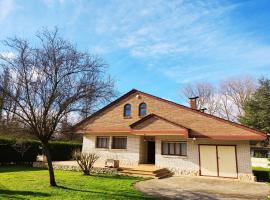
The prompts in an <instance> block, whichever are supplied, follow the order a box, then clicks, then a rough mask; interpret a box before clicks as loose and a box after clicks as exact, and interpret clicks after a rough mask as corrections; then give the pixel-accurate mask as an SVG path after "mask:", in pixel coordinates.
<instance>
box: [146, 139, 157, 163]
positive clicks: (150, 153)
mask: <svg viewBox="0 0 270 200" xmlns="http://www.w3.org/2000/svg"><path fill="white" fill-rule="evenodd" d="M155 146H156V145H155V141H148V142H147V163H149V164H155Z"/></svg>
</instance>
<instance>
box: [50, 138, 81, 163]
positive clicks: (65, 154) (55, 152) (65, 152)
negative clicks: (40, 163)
mask: <svg viewBox="0 0 270 200" xmlns="http://www.w3.org/2000/svg"><path fill="white" fill-rule="evenodd" d="M49 148H50V152H51V156H52V160H55V161H56V160H71V159H72V153H73V151H74V150H76V149H80V150H81V149H82V144H80V143H70V142H59V141H53V142H50V147H49Z"/></svg>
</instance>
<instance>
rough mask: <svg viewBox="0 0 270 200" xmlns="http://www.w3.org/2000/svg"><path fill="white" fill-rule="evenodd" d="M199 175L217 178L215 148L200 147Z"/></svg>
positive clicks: (211, 146) (209, 146)
mask: <svg viewBox="0 0 270 200" xmlns="http://www.w3.org/2000/svg"><path fill="white" fill-rule="evenodd" d="M200 163H201V175H203V176H218V169H217V154H216V146H213V145H200Z"/></svg>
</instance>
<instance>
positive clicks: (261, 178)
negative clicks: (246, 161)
mask: <svg viewBox="0 0 270 200" xmlns="http://www.w3.org/2000/svg"><path fill="white" fill-rule="evenodd" d="M253 174H254V176H256V179H257V181H258V182H270V171H269V169H265V168H262V169H259V168H257V169H253Z"/></svg>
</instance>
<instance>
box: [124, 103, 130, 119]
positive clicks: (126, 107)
mask: <svg viewBox="0 0 270 200" xmlns="http://www.w3.org/2000/svg"><path fill="white" fill-rule="evenodd" d="M124 117H131V105H130V104H129V103H128V104H126V105H125V106H124Z"/></svg>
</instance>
